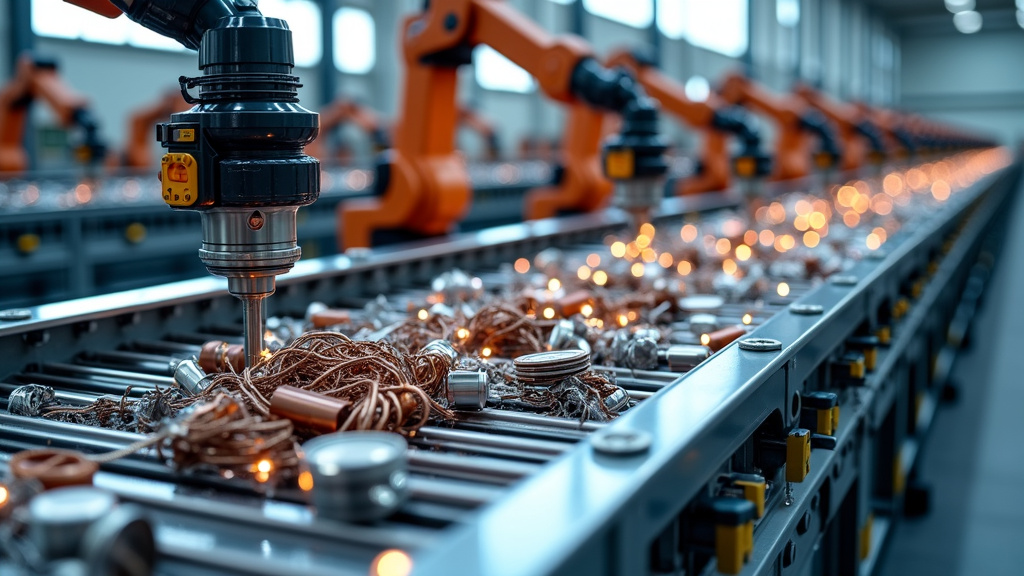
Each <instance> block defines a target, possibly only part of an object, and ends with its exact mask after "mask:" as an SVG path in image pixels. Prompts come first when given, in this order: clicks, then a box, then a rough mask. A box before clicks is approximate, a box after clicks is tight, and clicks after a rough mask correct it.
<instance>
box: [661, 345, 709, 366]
mask: <svg viewBox="0 0 1024 576" xmlns="http://www.w3.org/2000/svg"><path fill="white" fill-rule="evenodd" d="M710 355H711V351H710V350H708V348H707V347H706V346H697V345H694V344H677V345H674V346H669V347H668V349H667V350H665V352H664V358H665V363H666V364H668V369H669V370H671V371H673V372H683V371H686V370H689V369H691V368H693V367H695V366H697V365H698V364H700V363H701V362H703V361H704V360H706V359H707V357H708V356H710Z"/></svg>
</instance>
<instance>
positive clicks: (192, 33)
mask: <svg viewBox="0 0 1024 576" xmlns="http://www.w3.org/2000/svg"><path fill="white" fill-rule="evenodd" d="M74 3H75V4H78V5H79V6H83V7H85V8H89V9H92V10H94V11H96V12H99V13H102V14H104V15H107V16H111V15H115V11H114V10H112V9H111V7H110V5H109V4H110V3H107V2H102V1H99V0H74ZM111 3H112V4H113V5H114V6H116V7H117V8H118V9H120V10H121V11H123V12H125V13H126V14H127V15H128V17H129V18H131V19H132V20H134V21H135V22H138V23H140V24H142V25H143V26H145V27H147V28H150V29H152V30H155V31H156V32H159V33H160V34H163V35H165V36H169V37H171V38H174V39H175V40H178V41H179V42H181V43H182V44H184V45H185V46H187V47H189V48H198V49H199V68H200V69H201V70H202V72H203V75H202V76H200V77H196V78H185V77H182V78H179V83H180V84H181V92H182V96H183V97H184V98H185V101H186V102H188V103H190V104H194V106H193V107H192V108H191V109H190V110H188V111H187V112H181V113H177V114H173V115H172V116H171V121H170V122H167V123H164V124H160V125H158V126H157V137H158V139H159V140H160V141H161V143H162V144H163V146H164V147H165V148H167V154H165V155H164V157H163V159H162V161H161V172H160V180H161V189H162V191H163V198H164V201H165V202H167V204H168V205H170V206H171V208H173V209H176V210H193V211H198V212H199V213H200V216H201V220H202V231H203V244H202V248H201V249H200V250H199V257H200V259H201V260H202V261H203V263H204V264H206V267H207V269H208V270H209V271H210V272H211V273H212V274H215V275H218V276H224V277H226V278H227V279H228V291H229V292H231V293H232V294H234V295H235V296H236V297H238V298H239V299H241V300H242V302H243V304H244V307H243V314H242V320H243V325H244V331H245V334H244V341H245V353H246V364H247V365H249V366H251V365H252V364H254V363H256V362H257V361H258V360H259V359H260V357H261V355H262V352H263V300H264V299H265V298H266V297H267V296H269V295H271V294H273V293H274V289H275V286H276V277H277V275H279V274H283V273H285V272H287V271H288V270H290V269H291V268H292V266H293V265H294V263H295V262H296V261H297V260H298V259H299V255H300V253H301V250H300V249H299V247H298V245H297V239H296V222H295V216H296V212H297V211H298V208H299V207H300V206H305V205H307V204H311V203H312V202H313V201H315V200H316V199H317V196H318V195H319V193H320V164H319V162H317V160H316V159H315V158H311V157H309V156H307V155H306V154H304V153H303V146H305V145H306V144H308V143H309V142H311V141H312V140H313V139H314V138H315V137H316V135H317V131H318V128H319V122H318V117H317V115H316V114H315V113H313V112H310V111H308V110H306V109H305V108H302V107H301V106H299V105H298V96H297V89H298V87H299V86H300V84H299V81H298V78H297V77H295V76H293V75H291V71H292V68H293V67H294V58H293V55H292V37H291V31H290V30H288V25H287V24H286V23H285V22H284V21H283V20H280V19H277V18H266V17H264V16H263V15H262V14H260V12H259V10H258V9H257V8H256V2H254V1H253V0H133V1H129V0H112V2H111ZM193 88H198V95H193V94H191V93H190V92H188V90H189V89H193Z"/></svg>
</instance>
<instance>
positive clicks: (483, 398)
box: [448, 370, 490, 410]
mask: <svg viewBox="0 0 1024 576" xmlns="http://www.w3.org/2000/svg"><path fill="white" fill-rule="evenodd" d="M448 386H449V387H451V391H452V406H451V407H452V408H454V409H456V410H483V409H484V406H486V405H487V395H488V393H489V391H490V387H489V386H488V382H487V372H483V371H481V372H473V371H469V370H455V371H453V372H451V373H450V374H448Z"/></svg>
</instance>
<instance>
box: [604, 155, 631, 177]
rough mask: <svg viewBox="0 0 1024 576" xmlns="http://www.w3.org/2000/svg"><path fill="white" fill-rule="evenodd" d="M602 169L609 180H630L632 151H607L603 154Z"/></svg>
mask: <svg viewBox="0 0 1024 576" xmlns="http://www.w3.org/2000/svg"><path fill="white" fill-rule="evenodd" d="M604 168H605V173H606V175H607V176H608V177H609V178H632V177H633V171H634V166H633V151H632V150H630V149H628V148H627V149H623V150H611V151H609V152H608V153H607V154H605V158H604Z"/></svg>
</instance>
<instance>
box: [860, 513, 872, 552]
mask: <svg viewBox="0 0 1024 576" xmlns="http://www.w3.org/2000/svg"><path fill="white" fill-rule="evenodd" d="M874 523H875V515H874V514H868V519H867V520H865V521H864V525H863V526H861V527H860V559H861V560H867V559H868V556H870V555H871V527H872V525H873V524H874Z"/></svg>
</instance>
